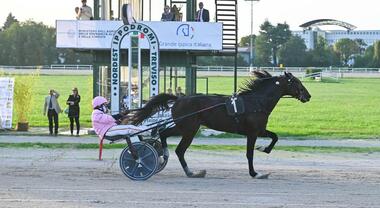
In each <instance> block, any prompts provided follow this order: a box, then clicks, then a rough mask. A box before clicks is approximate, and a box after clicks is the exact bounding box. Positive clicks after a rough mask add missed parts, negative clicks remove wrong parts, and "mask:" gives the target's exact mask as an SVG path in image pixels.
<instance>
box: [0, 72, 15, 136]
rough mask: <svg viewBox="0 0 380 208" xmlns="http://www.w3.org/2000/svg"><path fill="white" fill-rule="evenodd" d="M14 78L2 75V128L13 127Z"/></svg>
mask: <svg viewBox="0 0 380 208" xmlns="http://www.w3.org/2000/svg"><path fill="white" fill-rule="evenodd" d="M14 84H15V80H14V78H10V77H0V129H10V128H12V112H13V91H14Z"/></svg>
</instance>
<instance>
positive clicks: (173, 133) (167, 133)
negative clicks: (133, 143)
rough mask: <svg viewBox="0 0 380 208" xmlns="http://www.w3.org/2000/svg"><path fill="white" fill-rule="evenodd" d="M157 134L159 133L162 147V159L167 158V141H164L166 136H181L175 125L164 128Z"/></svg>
mask: <svg viewBox="0 0 380 208" xmlns="http://www.w3.org/2000/svg"><path fill="white" fill-rule="evenodd" d="M159 134H160V140H161V144H162V148H163V149H164V159H165V160H166V159H168V158H169V149H168V143H167V141H166V140H167V138H168V137H171V136H181V134H180V133H179V131H178V129H177V128H176V127H172V128H168V129H164V130H162V131H161V132H160V133H159Z"/></svg>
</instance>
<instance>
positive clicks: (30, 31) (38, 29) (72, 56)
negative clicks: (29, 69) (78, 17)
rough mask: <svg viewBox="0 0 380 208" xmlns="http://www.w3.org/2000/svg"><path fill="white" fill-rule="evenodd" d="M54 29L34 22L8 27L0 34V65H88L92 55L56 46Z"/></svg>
mask: <svg viewBox="0 0 380 208" xmlns="http://www.w3.org/2000/svg"><path fill="white" fill-rule="evenodd" d="M55 39H56V35H55V29H54V28H52V27H48V26H46V25H44V24H42V23H36V22H33V21H26V22H20V23H17V24H11V25H10V27H9V28H7V29H6V30H4V31H2V32H0V65H49V64H53V63H57V62H58V54H62V56H61V58H62V59H64V60H65V62H64V63H65V64H78V60H80V64H90V63H91V61H92V55H91V54H89V53H79V52H75V51H74V50H72V49H57V48H56V47H55Z"/></svg>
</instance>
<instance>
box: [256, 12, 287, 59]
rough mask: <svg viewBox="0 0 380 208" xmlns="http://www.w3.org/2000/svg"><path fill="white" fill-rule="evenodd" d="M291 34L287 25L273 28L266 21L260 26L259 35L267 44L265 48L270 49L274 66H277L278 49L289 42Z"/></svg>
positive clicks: (278, 25)
mask: <svg viewBox="0 0 380 208" xmlns="http://www.w3.org/2000/svg"><path fill="white" fill-rule="evenodd" d="M291 34H292V33H291V31H290V29H289V25H288V24H286V23H283V24H281V23H278V24H277V26H273V25H272V24H271V23H270V22H269V21H268V20H266V21H265V22H264V23H263V24H262V25H261V26H260V35H262V36H263V38H264V40H265V42H266V43H267V47H269V48H270V49H271V52H272V61H273V65H274V66H277V52H278V49H279V48H280V47H281V46H282V45H283V44H284V43H286V42H287V41H288V40H289V38H290V36H291Z"/></svg>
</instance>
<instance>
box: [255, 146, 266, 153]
mask: <svg viewBox="0 0 380 208" xmlns="http://www.w3.org/2000/svg"><path fill="white" fill-rule="evenodd" d="M256 150H258V151H260V152H265V147H264V146H258V147H256Z"/></svg>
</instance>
